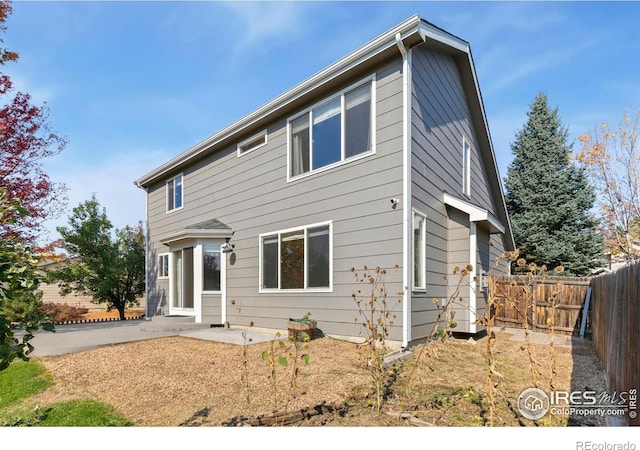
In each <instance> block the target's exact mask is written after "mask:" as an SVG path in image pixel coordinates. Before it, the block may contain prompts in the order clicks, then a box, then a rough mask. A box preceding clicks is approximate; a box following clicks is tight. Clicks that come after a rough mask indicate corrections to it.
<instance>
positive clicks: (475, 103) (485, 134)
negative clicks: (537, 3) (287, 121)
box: [134, 14, 515, 248]
mask: <svg viewBox="0 0 640 450" xmlns="http://www.w3.org/2000/svg"><path fill="white" fill-rule="evenodd" d="M398 40H401V41H402V44H403V45H404V47H405V48H407V49H409V48H411V47H414V46H416V45H420V44H424V45H427V46H428V47H429V48H433V49H434V50H438V51H441V52H444V53H447V54H449V55H452V56H453V58H454V61H455V62H456V64H457V65H458V68H459V72H460V77H461V81H462V84H463V88H464V90H465V94H466V97H467V99H468V103H469V109H470V112H471V118H472V121H473V124H474V128H475V130H476V133H477V135H478V139H479V141H480V147H481V149H482V151H481V154H482V156H483V158H484V163H485V167H486V168H487V170H488V172H489V173H488V175H489V177H488V178H489V183H490V185H491V190H492V192H493V193H494V196H495V197H494V199H495V204H496V205H497V208H498V209H499V214H498V219H499V221H500V222H501V223H502V224H506V225H507V226H506V227H505V228H506V237H507V239H508V242H509V243H510V244H511V245H512V247H513V248H515V243H514V240H513V236H512V233H511V226H510V222H509V217H508V214H507V209H506V203H505V200H504V194H503V191H502V183H501V180H500V175H499V171H498V166H497V162H496V159H495V152H494V150H493V144H492V141H491V135H490V132H489V127H488V124H487V120H486V114H485V110H484V105H483V102H482V95H481V93H480V88H479V85H478V80H477V77H476V72H475V67H474V64H473V58H472V56H471V49H470V46H469V43H468V42H466V41H465V40H463V39H460V38H459V37H457V36H454V35H453V34H451V33H449V32H447V31H445V30H443V29H441V28H439V27H437V26H435V25H433V24H431V23H429V22H427V21H426V20H424V19H422V18H420V17H419V16H418V15H417V14H416V15H413V16H411V17H409V18H408V19H406V20H404V21H403V22H401V23H399V24H398V25H396V26H395V27H393V28H391V29H390V30H388V31H386V32H384V33H382V34H381V35H379V36H378V37H376V38H374V39H373V40H371V41H369V42H368V43H366V44H364V45H363V46H361V47H359V48H358V49H356V50H354V51H352V52H351V53H349V54H348V55H346V56H344V57H343V58H341V59H339V60H338V61H336V62H335V63H333V64H331V65H330V66H328V67H326V68H325V69H323V70H321V71H320V72H318V73H316V74H315V75H312V76H311V77H309V78H307V79H306V80H304V81H302V82H301V83H299V84H297V85H296V86H294V87H293V88H291V89H289V90H288V91H286V92H284V93H283V94H281V95H279V96H278V97H276V98H275V99H273V100H271V101H270V102H268V103H266V104H264V105H263V106H261V107H260V108H258V109H256V110H255V111H253V112H251V113H249V114H247V115H246V116H244V117H242V118H241V119H239V120H238V121H236V122H234V123H232V124H231V125H229V126H227V127H226V128H223V129H222V130H220V131H219V132H217V133H216V134H214V135H212V136H210V137H209V138H207V139H205V140H204V141H202V142H200V143H198V144H196V145H195V146H193V147H191V148H190V149H188V150H187V151H185V152H183V153H182V154H180V155H178V156H176V157H175V158H173V159H171V160H169V161H167V162H166V163H164V164H162V165H161V166H159V167H157V168H155V169H154V170H152V171H151V172H149V173H147V174H146V175H144V176H142V177H141V178H139V179H138V180H136V181H135V182H134V183H135V185H136V186H138V187H140V188H143V189H146V188H148V187H149V186H151V185H152V184H154V183H157V182H160V181H164V179H165V178H166V177H167V176H168V175H169V174H171V173H177V172H179V171H180V170H183V169H184V168H185V166H187V165H189V164H191V163H193V162H195V161H196V160H198V159H200V158H203V157H205V156H206V155H209V154H211V153H213V152H215V151H218V150H220V149H221V148H223V147H224V146H225V145H230V144H232V143H237V142H240V141H241V140H242V139H245V138H246V137H248V136H250V135H251V134H252V133H255V132H256V131H257V130H259V129H261V128H264V127H266V126H268V125H269V124H270V123H272V122H273V121H275V120H276V119H278V118H280V117H282V116H284V115H286V114H290V113H292V111H294V110H295V108H299V107H301V106H303V105H304V103H305V102H309V101H310V99H312V98H313V97H314V96H317V95H318V94H320V93H321V92H323V91H325V90H326V91H328V90H330V89H335V88H336V87H337V86H339V84H340V83H342V82H344V81H345V80H347V79H348V78H349V77H350V76H352V75H353V73H354V72H356V71H359V70H362V69H363V68H366V67H372V66H374V65H375V64H376V62H379V61H382V60H385V59H387V58H390V57H397V56H399V49H398Z"/></svg>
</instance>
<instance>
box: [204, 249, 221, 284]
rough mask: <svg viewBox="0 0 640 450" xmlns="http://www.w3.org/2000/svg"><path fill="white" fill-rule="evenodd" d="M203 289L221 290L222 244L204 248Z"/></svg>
mask: <svg viewBox="0 0 640 450" xmlns="http://www.w3.org/2000/svg"><path fill="white" fill-rule="evenodd" d="M202 290H203V291H220V245H204V246H203V248H202Z"/></svg>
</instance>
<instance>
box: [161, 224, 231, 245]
mask: <svg viewBox="0 0 640 450" xmlns="http://www.w3.org/2000/svg"><path fill="white" fill-rule="evenodd" d="M232 235H233V230H232V229H231V228H229V227H228V226H227V225H225V224H224V223H222V222H220V221H219V220H218V219H210V220H206V221H204V222H198V223H194V224H193V225H188V226H186V227H184V228H182V229H180V230H177V231H174V232H172V233H168V234H165V235H163V236H160V238H159V241H160V242H161V243H162V244H165V245H169V244H172V243H174V242H177V241H182V240H187V239H216V238H220V239H226V238H230V237H231V236H232Z"/></svg>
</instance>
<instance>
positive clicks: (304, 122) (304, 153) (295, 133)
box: [289, 114, 309, 177]
mask: <svg viewBox="0 0 640 450" xmlns="http://www.w3.org/2000/svg"><path fill="white" fill-rule="evenodd" d="M290 126H291V161H290V162H289V163H290V169H289V170H290V175H291V176H292V177H294V176H296V175H300V174H303V173H306V172H308V171H309V115H308V114H305V115H304V116H301V117H298V118H297V119H295V120H292V121H291V124H290Z"/></svg>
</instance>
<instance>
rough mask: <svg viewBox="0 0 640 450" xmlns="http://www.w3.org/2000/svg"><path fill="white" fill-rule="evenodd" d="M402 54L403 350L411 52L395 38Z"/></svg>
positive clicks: (407, 309)
mask: <svg viewBox="0 0 640 450" xmlns="http://www.w3.org/2000/svg"><path fill="white" fill-rule="evenodd" d="M396 45H397V46H398V49H399V50H400V53H401V54H402V97H403V98H402V172H403V185H402V210H403V211H402V243H403V245H402V259H403V262H402V285H403V290H402V348H403V349H406V348H407V347H408V346H409V342H410V341H411V290H410V289H411V283H412V281H411V270H410V269H411V232H410V226H411V152H410V150H411V89H410V88H411V51H410V50H407V48H406V47H405V46H404V43H403V42H402V35H401V34H400V33H397V34H396Z"/></svg>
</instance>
